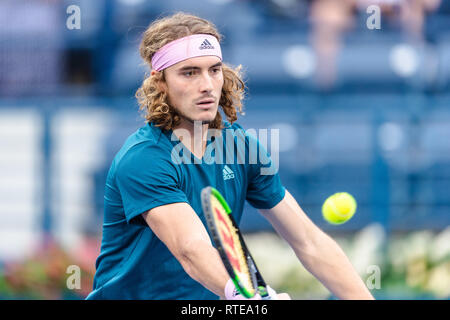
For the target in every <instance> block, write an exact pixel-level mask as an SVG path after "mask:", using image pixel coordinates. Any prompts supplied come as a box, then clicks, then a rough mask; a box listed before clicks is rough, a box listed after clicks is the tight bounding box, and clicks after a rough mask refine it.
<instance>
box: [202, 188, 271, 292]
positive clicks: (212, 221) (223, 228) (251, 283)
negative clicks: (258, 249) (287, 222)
mask: <svg viewBox="0 0 450 320" xmlns="http://www.w3.org/2000/svg"><path fill="white" fill-rule="evenodd" d="M201 200H202V207H203V213H204V214H205V217H206V222H207V224H208V228H209V230H210V233H211V236H212V238H213V241H214V244H215V245H216V248H217V250H218V251H219V254H220V257H221V258H222V261H223V264H224V265H225V269H226V270H227V272H228V274H229V275H230V278H231V279H232V280H233V282H234V285H235V286H236V289H237V290H238V291H239V293H240V294H241V295H243V296H244V297H246V298H252V297H253V296H254V295H255V294H256V293H259V294H260V296H261V298H262V299H272V297H271V296H270V294H269V292H268V290H267V285H266V282H265V281H264V279H263V278H262V276H261V273H260V272H259V270H258V268H257V267H256V264H255V261H254V260H253V258H252V256H251V255H250V252H249V251H248V249H247V246H246V245H245V242H244V238H243V237H242V235H241V232H240V231H239V228H238V226H237V224H236V222H235V221H234V218H233V216H232V215H231V209H230V207H229V206H228V203H227V202H226V201H225V199H224V197H223V196H222V195H221V194H220V192H219V191H218V190H216V189H215V188H213V187H206V188H204V189H203V190H202V192H201Z"/></svg>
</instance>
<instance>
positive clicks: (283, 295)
mask: <svg viewBox="0 0 450 320" xmlns="http://www.w3.org/2000/svg"><path fill="white" fill-rule="evenodd" d="M277 297H278V300H292V299H291V297H290V296H289V295H288V294H287V293H278V294H277Z"/></svg>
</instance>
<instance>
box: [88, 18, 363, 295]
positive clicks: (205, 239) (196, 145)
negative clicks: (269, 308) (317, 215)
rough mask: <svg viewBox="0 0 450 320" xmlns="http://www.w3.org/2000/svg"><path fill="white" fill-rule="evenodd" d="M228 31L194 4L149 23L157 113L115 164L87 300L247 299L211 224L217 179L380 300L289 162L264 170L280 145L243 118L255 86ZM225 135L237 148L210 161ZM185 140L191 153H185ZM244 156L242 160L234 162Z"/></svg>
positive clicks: (321, 262)
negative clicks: (204, 198)
mask: <svg viewBox="0 0 450 320" xmlns="http://www.w3.org/2000/svg"><path fill="white" fill-rule="evenodd" d="M220 40H221V36H220V34H219V33H218V31H217V30H216V28H215V26H214V25H213V24H212V23H211V22H209V21H207V20H204V19H201V18H199V17H196V16H193V15H188V14H185V13H177V14H175V15H172V16H169V17H165V18H161V19H158V20H156V21H155V22H153V23H152V24H151V25H150V26H149V27H148V29H147V30H146V31H145V33H144V35H143V39H142V42H141V46H140V53H141V56H142V58H143V59H144V60H145V61H146V62H147V63H148V64H149V66H150V67H151V70H152V71H151V73H150V75H149V76H148V77H147V78H146V79H145V80H144V82H143V84H142V86H141V87H140V88H139V90H138V91H137V93H136V96H137V99H138V101H139V103H140V107H141V109H142V110H143V111H144V113H145V118H146V120H147V124H146V125H145V126H143V127H142V128H140V129H139V130H138V131H137V132H135V133H134V134H132V135H131V136H130V137H129V138H128V139H127V141H126V142H125V144H124V145H123V147H122V148H121V150H120V151H119V152H118V154H117V155H116V157H115V158H114V160H113V163H112V165H111V168H110V171H109V173H108V177H107V182H106V188H105V211H104V223H103V234H102V245H101V252H100V255H99V257H98V259H97V262H96V268H97V271H96V274H95V279H94V290H93V291H92V292H91V294H90V295H89V296H88V299H195V300H197V299H199V300H200V299H218V298H222V299H244V297H242V296H241V295H239V294H236V292H235V290H234V285H233V282H232V281H231V279H230V277H229V276H228V274H227V272H226V270H225V267H224V265H223V263H222V261H221V259H220V256H219V254H218V252H217V250H216V249H215V248H214V246H213V245H212V243H211V240H210V237H209V235H208V232H207V230H206V228H205V226H206V221H205V217H204V215H203V212H202V207H201V203H200V193H201V190H202V189H203V188H204V187H206V186H213V187H215V188H216V189H218V190H219V191H220V192H221V193H222V194H223V195H224V196H225V198H226V199H227V201H228V202H229V204H230V207H231V209H232V213H233V215H234V218H235V220H236V221H237V222H239V221H240V218H241V214H242V210H243V207H244V203H245V201H246V200H247V201H248V202H249V203H250V204H251V205H252V206H254V207H255V208H257V209H259V210H260V212H261V213H262V215H263V216H264V217H265V218H267V219H268V220H269V221H270V223H271V224H272V225H273V226H274V228H275V229H276V231H277V232H278V233H279V234H280V235H281V236H282V237H283V238H284V239H286V240H287V242H288V243H289V244H290V245H291V247H292V248H293V250H294V252H295V253H296V255H297V256H298V258H299V260H300V261H301V262H302V263H303V264H304V266H305V267H306V268H307V269H308V270H309V271H310V272H311V273H312V274H314V275H315V276H316V277H317V278H318V279H319V280H320V281H321V282H322V283H324V285H325V286H327V287H328V288H329V289H330V291H332V292H333V293H334V294H335V295H336V296H338V297H340V298H346V299H363V298H369V299H370V298H371V295H370V293H369V291H368V290H367V288H366V287H365V286H364V284H363V282H362V281H361V279H360V278H359V276H358V275H357V273H356V272H355V271H354V269H353V267H352V265H351V264H350V262H349V261H348V259H347V258H346V256H345V255H344V253H343V252H342V250H341V249H340V248H339V247H338V246H337V244H336V243H335V242H334V241H333V240H332V239H331V238H329V237H328V236H327V235H325V234H324V233H323V232H322V231H321V230H319V228H317V227H316V226H315V225H314V224H313V223H312V222H311V220H310V219H309V218H308V217H307V216H306V215H305V213H304V212H303V211H302V209H301V208H300V207H299V205H298V204H297V202H296V201H295V199H294V198H293V197H292V196H291V195H290V193H289V192H288V191H287V190H286V189H285V188H284V187H283V185H282V184H281V181H280V178H279V176H278V173H277V172H274V173H272V174H263V173H262V169H263V168H267V167H268V166H271V161H270V156H268V154H267V152H266V151H265V149H264V148H263V147H262V146H261V145H260V144H259V142H258V141H257V139H256V138H252V137H251V136H249V135H247V134H246V133H245V132H244V130H243V129H242V127H240V126H239V125H238V124H237V123H236V122H235V121H236V120H237V115H236V113H237V111H239V112H242V99H243V95H244V91H245V85H244V82H243V81H242V79H241V76H240V72H239V68H236V69H233V68H231V67H230V66H228V65H227V64H226V63H224V62H223V61H222V53H221V50H220ZM220 110H221V111H222V112H223V114H224V116H225V117H226V120H223V119H222V115H221V113H220V112H219V111H220ZM230 131H231V133H232V134H231V135H228V133H229V132H230ZM211 132H213V134H211ZM230 137H231V138H230ZM225 138H226V139H228V138H229V139H231V140H233V142H236V145H233V147H232V148H231V151H230V150H228V149H227V147H228V144H227V143H225V145H226V148H225V149H226V152H231V153H232V156H231V157H229V154H227V155H226V156H227V161H213V162H210V161H209V162H208V161H203V160H205V158H206V157H207V154H206V151H207V150H208V146H210V144H211V143H212V141H216V140H217V141H222V142H223V141H225V140H226V139H225ZM221 139H222V140H221ZM228 141H230V140H228ZM239 141H240V142H243V143H240V144H239ZM255 144H256V145H257V146H258V148H257V150H262V151H263V152H260V154H262V156H261V159H259V160H258V161H256V162H255V161H249V157H250V158H251V156H252V152H251V151H250V150H249V149H250V147H249V146H251V145H255ZM180 145H181V146H182V147H183V148H182V153H183V156H182V157H181V158H182V159H183V161H178V160H180V159H181V158H180V157H179V156H180V154H179V152H178V151H177V152H174V150H178V149H177V147H178V146H180ZM236 146H237V147H236ZM235 147H236V148H235ZM214 150H216V151H217V150H219V149H214ZM218 153H220V152H218ZM242 154H244V156H243V157H242ZM210 156H211V155H210ZM215 156H216V154H214V155H213V156H212V158H214V157H215ZM236 158H240V160H241V161H229V160H230V159H231V160H236ZM242 159H244V160H245V161H242ZM222 160H223V159H222ZM250 160H251V159H250ZM270 290H272V289H270ZM272 294H274V295H275V296H276V297H278V298H279V299H289V296H288V295H287V294H278V295H276V293H275V292H274V291H273V290H272ZM255 298H257V299H258V298H260V297H259V296H258V295H257V296H256V297H255Z"/></svg>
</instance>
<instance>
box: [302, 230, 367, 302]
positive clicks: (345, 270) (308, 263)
mask: <svg viewBox="0 0 450 320" xmlns="http://www.w3.org/2000/svg"><path fill="white" fill-rule="evenodd" d="M312 243H313V244H312V245H311V246H309V248H307V249H302V250H295V251H296V255H297V257H298V258H299V259H300V261H301V262H302V263H303V265H304V266H305V268H306V269H307V270H308V271H309V272H311V273H312V274H313V275H314V276H315V277H316V278H317V279H318V280H319V281H321V282H322V284H323V285H324V286H326V287H327V288H328V289H329V290H330V291H331V292H332V293H333V294H334V295H336V297H338V298H340V299H353V300H361V299H373V296H372V295H371V293H370V291H369V290H368V289H367V287H366V286H365V285H364V282H363V281H362V279H361V277H360V276H359V275H358V273H357V272H356V270H355V269H354V267H353V266H352V264H351V263H350V261H349V259H348V258H347V256H346V255H345V253H344V251H343V250H342V249H341V248H340V247H339V245H338V244H337V243H336V242H335V241H334V240H333V239H331V238H330V237H329V236H328V235H326V234H325V233H323V232H319V234H318V235H317V236H316V239H315V241H312Z"/></svg>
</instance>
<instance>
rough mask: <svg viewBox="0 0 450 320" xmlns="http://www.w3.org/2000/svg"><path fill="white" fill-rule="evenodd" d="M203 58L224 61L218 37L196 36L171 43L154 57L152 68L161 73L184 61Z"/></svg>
mask: <svg viewBox="0 0 450 320" xmlns="http://www.w3.org/2000/svg"><path fill="white" fill-rule="evenodd" d="M201 56H217V57H219V58H220V60H222V51H221V50H220V44H219V41H217V39H216V37H214V36H212V35H209V34H194V35H191V36H187V37H184V38H180V39H177V40H174V41H172V42H169V43H168V44H166V45H165V46H164V47H162V48H161V49H159V50H158V51H157V52H156V53H155V54H154V55H153V58H152V68H153V70H156V71H161V70H163V69H165V68H168V67H170V66H172V65H174V64H176V63H178V62H181V61H183V60H186V59H189V58H194V57H201Z"/></svg>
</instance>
